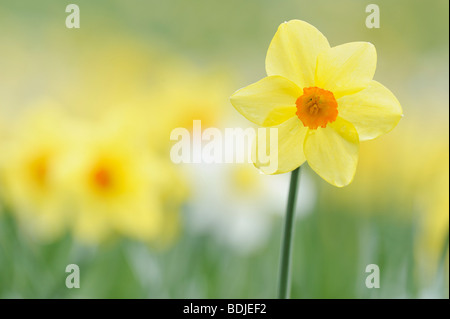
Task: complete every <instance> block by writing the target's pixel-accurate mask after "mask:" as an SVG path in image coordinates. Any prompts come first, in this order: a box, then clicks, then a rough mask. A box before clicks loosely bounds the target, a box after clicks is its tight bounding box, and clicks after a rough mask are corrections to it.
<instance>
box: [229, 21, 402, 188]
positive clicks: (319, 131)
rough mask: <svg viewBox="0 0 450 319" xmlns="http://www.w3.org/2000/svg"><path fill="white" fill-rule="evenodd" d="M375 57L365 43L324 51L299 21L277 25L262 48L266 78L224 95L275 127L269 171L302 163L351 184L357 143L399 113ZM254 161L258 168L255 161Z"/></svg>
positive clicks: (323, 42) (322, 41) (319, 37)
mask: <svg viewBox="0 0 450 319" xmlns="http://www.w3.org/2000/svg"><path fill="white" fill-rule="evenodd" d="M376 60H377V56H376V51H375V47H374V46H373V45H372V44H371V43H367V42H352V43H347V44H343V45H340V46H336V47H333V48H330V45H329V43H328V40H327V39H326V38H325V36H324V35H323V34H322V33H320V31H318V30H317V29H316V28H315V27H313V26H312V25H310V24H308V23H306V22H304V21H300V20H291V21H289V22H285V23H282V24H281V25H280V27H279V28H278V31H277V33H276V34H275V36H274V38H273V39H272V42H271V44H270V46H269V49H268V51H267V57H266V72H267V75H268V76H267V77H266V78H264V79H262V80H260V81H259V82H257V83H255V84H252V85H250V86H248V87H246V88H243V89H241V90H238V91H237V92H236V93H234V94H233V95H232V97H231V102H232V104H233V105H234V106H235V108H236V109H237V110H238V111H239V112H240V113H241V114H243V115H244V116H245V117H246V118H248V119H249V120H250V121H252V122H254V123H255V124H258V125H262V126H275V127H276V128H278V130H279V139H278V153H277V154H278V169H277V170H276V172H275V173H286V172H290V171H292V170H294V169H296V168H297V167H299V166H300V165H302V164H303V163H304V162H305V161H308V164H309V165H310V166H311V168H312V169H313V170H314V171H315V172H317V173H318V174H319V175H320V176H321V177H322V178H324V179H325V180H326V181H328V182H329V183H331V184H333V185H335V186H345V185H348V184H349V183H350V182H351V180H352V179H353V176H354V174H355V171H356V165H357V162H358V151H359V142H360V140H361V141H363V140H370V139H373V138H375V137H378V136H379V135H381V134H384V133H386V132H388V131H390V130H391V129H392V128H393V127H394V126H395V125H396V124H397V123H398V121H399V120H400V117H401V115H402V109H401V107H400V104H399V102H398V101H397V99H396V98H395V96H394V95H393V94H392V93H391V92H390V91H389V90H388V89H387V88H385V87H384V86H383V85H381V84H380V83H378V82H376V81H373V76H374V73H375V68H376ZM270 151H276V150H270ZM255 165H256V166H257V167H260V168H261V165H260V163H259V161H258V160H256V162H255ZM263 171H264V170H263Z"/></svg>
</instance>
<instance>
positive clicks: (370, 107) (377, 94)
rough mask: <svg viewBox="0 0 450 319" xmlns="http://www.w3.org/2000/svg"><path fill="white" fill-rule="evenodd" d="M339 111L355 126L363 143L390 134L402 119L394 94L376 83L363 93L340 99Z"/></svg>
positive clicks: (372, 83) (373, 82) (371, 84)
mask: <svg viewBox="0 0 450 319" xmlns="http://www.w3.org/2000/svg"><path fill="white" fill-rule="evenodd" d="M338 109H339V116H341V117H342V118H344V119H346V120H347V121H349V122H351V123H352V124H353V125H354V126H355V128H356V130H357V131H358V135H359V139H360V140H361V141H363V140H370V139H374V138H376V137H378V136H380V135H382V134H385V133H387V132H389V131H390V130H392V129H393V128H394V127H395V126H396V125H397V123H398V122H399V121H400V118H401V117H402V107H401V106H400V103H399V102H398V100H397V99H396V98H395V96H394V94H392V92H391V91H389V90H388V89H387V88H386V87H384V86H383V85H381V84H380V83H378V82H376V81H372V82H371V83H370V85H369V87H368V88H367V89H365V90H362V91H361V92H358V93H356V94H352V95H346V96H344V97H342V98H340V99H339V100H338Z"/></svg>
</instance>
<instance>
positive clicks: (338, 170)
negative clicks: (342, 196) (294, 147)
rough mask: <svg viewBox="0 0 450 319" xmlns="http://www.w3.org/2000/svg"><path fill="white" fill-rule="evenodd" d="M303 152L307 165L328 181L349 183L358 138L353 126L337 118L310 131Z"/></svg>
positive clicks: (353, 168) (356, 160)
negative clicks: (323, 126)
mask: <svg viewBox="0 0 450 319" xmlns="http://www.w3.org/2000/svg"><path fill="white" fill-rule="evenodd" d="M304 151H305V155H306V159H307V160H308V164H309V166H310V167H311V168H312V169H313V170H314V171H315V172H316V173H317V174H319V176H320V177H322V178H323V179H324V180H326V181H327V182H328V183H330V184H333V185H335V186H338V187H342V186H346V185H348V184H349V183H350V182H351V181H352V179H353V176H354V174H355V171H356V165H357V162H358V151H359V138H358V133H357V132H356V129H355V127H354V126H353V125H352V124H351V123H350V122H348V121H346V120H344V119H342V118H339V117H338V118H337V120H336V121H334V122H333V123H330V124H328V125H327V127H326V128H318V129H317V130H309V131H308V134H307V135H306V138H305V145H304Z"/></svg>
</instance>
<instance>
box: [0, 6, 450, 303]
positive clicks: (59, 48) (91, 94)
mask: <svg viewBox="0 0 450 319" xmlns="http://www.w3.org/2000/svg"><path fill="white" fill-rule="evenodd" d="M69 3H70V2H64V1H58V2H56V1H50V0H42V1H31V0H30V1H24V0H19V1H6V0H0V30H1V31H0V56H1V59H0V297H1V298H274V297H275V296H276V282H277V267H278V259H279V252H280V236H281V225H282V216H283V213H284V209H285V201H286V199H287V189H288V179H289V176H288V174H286V175H283V176H264V175H260V174H259V173H258V172H257V171H256V169H254V168H253V167H252V165H250V164H235V165H231V164H209V165H207V164H192V165H175V164H173V163H172V162H171V161H170V157H169V154H170V147H171V146H172V145H173V142H172V141H170V139H169V136H170V132H171V130H172V129H173V128H176V127H180V126H181V127H187V128H191V125H192V121H193V120H195V119H201V120H202V126H203V128H205V127H208V126H214V127H219V128H225V127H249V126H250V123H249V122H246V121H245V120H243V119H242V117H241V116H240V115H239V114H238V113H237V112H236V111H235V110H234V109H233V107H232V106H231V105H230V104H229V102H228V98H229V96H230V95H231V94H232V93H233V92H234V91H235V90H236V89H238V88H240V87H242V86H245V85H248V84H249V83H253V82H255V81H256V80H259V79H260V78H262V77H263V76H264V75H265V71H264V59H265V54H266V50H267V48H268V45H269V43H270V40H271V39H272V37H273V35H274V34H275V31H276V29H277V27H278V25H279V24H280V23H282V22H284V21H287V20H290V19H301V20H305V21H307V22H309V23H311V24H313V25H314V26H316V27H317V28H318V29H319V30H320V31H321V32H322V33H323V34H324V35H325V36H327V38H328V40H329V42H330V44H331V45H332V46H334V45H338V44H342V43H346V42H351V41H369V42H372V43H373V44H374V45H375V46H376V48H377V53H378V64H377V72H376V75H375V79H376V80H378V81H380V82H381V83H383V84H384V85H386V86H387V87H388V88H390V90H391V91H392V92H393V93H394V94H395V95H396V97H397V98H398V100H399V101H400V103H401V104H402V107H403V111H404V115H405V116H404V118H403V119H402V120H401V122H400V124H399V125H398V127H397V128H395V129H394V131H393V132H391V133H390V134H387V135H386V136H383V137H381V138H379V139H377V140H375V141H369V142H365V143H363V144H362V145H361V154H360V162H359V165H358V169H357V172H356V177H355V180H354V181H353V183H352V184H351V185H350V186H348V187H346V188H343V189H338V188H334V187H333V186H331V185H329V184H327V183H326V182H324V181H322V180H321V179H320V178H319V177H318V176H316V175H315V174H313V172H312V171H311V170H310V169H309V168H306V169H303V171H302V176H301V185H300V188H301V190H300V194H299V197H300V200H299V203H298V209H297V210H298V214H297V219H296V221H297V223H296V230H295V243H294V257H293V269H292V297H293V298H448V226H449V224H448V217H449V120H448V116H449V114H448V112H449V96H448V85H449V72H448V71H449V60H448V53H449V52H448V49H449V46H448V37H449V35H448V32H449V31H448V30H449V28H448V26H449V17H448V11H449V8H448V5H449V4H448V1H446V0H433V1H427V2H425V1H409V0H401V1H400V0H399V1H395V2H393V1H387V0H384V1H376V2H373V3H376V4H378V5H379V7H380V28H379V29H368V28H366V26H365V19H366V17H367V15H368V13H366V12H365V8H366V6H367V5H368V4H370V3H372V2H368V1H352V0H341V1H331V0H318V1H314V2H313V1H300V0H286V1H268V0H246V1H237V0H230V1H222V2H219V1H209V0H195V1H194V0H192V1H182V0H170V1H153V0H152V1H137V0H132V1H119V0H97V1H87V0H78V1H76V4H77V5H78V6H79V7H80V12H81V13H80V16H81V28H80V29H67V28H66V27H65V19H66V17H67V15H68V13H65V7H66V5H67V4H69ZM68 264H77V265H79V267H80V273H81V288H79V289H68V288H66V286H65V280H66V276H67V275H68V274H67V273H65V269H66V266H67V265H68ZM368 264H377V265H378V266H379V267H380V273H381V287H380V288H379V289H368V288H366V286H365V280H366V276H367V275H368V274H367V273H366V272H365V269H366V266H367V265H368Z"/></svg>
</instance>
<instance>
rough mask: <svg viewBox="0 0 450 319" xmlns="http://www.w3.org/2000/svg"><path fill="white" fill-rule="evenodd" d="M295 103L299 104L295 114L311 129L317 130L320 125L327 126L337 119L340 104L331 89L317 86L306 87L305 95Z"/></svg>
mask: <svg viewBox="0 0 450 319" xmlns="http://www.w3.org/2000/svg"><path fill="white" fill-rule="evenodd" d="M295 104H296V105H297V112H296V113H295V114H297V116H298V118H299V119H300V120H301V121H302V123H303V125H304V126H307V127H309V128H310V129H314V130H315V129H317V128H318V127H319V126H320V127H323V128H325V127H326V126H327V124H328V123H332V122H334V121H336V118H337V115H338V109H337V106H338V105H337V102H336V99H335V98H334V95H333V93H332V92H330V91H327V90H324V89H321V88H318V87H315V86H314V87H309V88H304V89H303V95H301V96H300V97H299V98H298V99H297V101H296V102H295Z"/></svg>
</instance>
